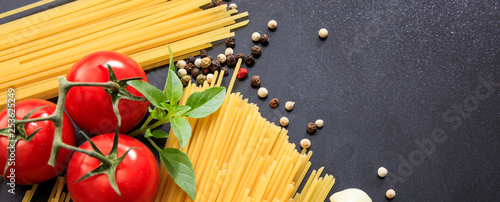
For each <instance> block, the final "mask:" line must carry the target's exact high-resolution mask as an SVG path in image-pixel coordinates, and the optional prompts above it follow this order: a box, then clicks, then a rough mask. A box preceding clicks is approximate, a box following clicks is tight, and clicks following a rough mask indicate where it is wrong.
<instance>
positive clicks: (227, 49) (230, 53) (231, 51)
mask: <svg viewBox="0 0 500 202" xmlns="http://www.w3.org/2000/svg"><path fill="white" fill-rule="evenodd" d="M224 54H225V55H226V56H228V55H232V54H234V51H233V49H232V48H226V51H224Z"/></svg>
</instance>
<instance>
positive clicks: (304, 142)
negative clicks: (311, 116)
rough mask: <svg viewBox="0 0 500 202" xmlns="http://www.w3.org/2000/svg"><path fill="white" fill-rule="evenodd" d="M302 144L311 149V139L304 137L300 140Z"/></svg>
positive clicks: (303, 146)
mask: <svg viewBox="0 0 500 202" xmlns="http://www.w3.org/2000/svg"><path fill="white" fill-rule="evenodd" d="M300 146H301V147H302V148H304V149H309V147H311V140H309V139H305V138H304V139H302V140H301V141H300Z"/></svg>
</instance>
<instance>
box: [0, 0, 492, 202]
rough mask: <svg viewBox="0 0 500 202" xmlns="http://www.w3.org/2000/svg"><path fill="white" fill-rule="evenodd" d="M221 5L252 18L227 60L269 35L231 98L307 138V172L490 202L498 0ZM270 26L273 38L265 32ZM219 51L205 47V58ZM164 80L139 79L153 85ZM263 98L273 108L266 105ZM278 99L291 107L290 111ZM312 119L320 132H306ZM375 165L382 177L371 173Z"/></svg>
mask: <svg viewBox="0 0 500 202" xmlns="http://www.w3.org/2000/svg"><path fill="white" fill-rule="evenodd" d="M28 2H34V1H5V0H2V1H0V12H5V11H7V10H10V9H14V8H16V7H19V6H21V5H24V4H27V3H28ZM229 3H237V4H238V8H239V10H240V11H249V13H250V24H249V25H248V26H247V27H245V28H242V29H239V30H237V31H236V48H235V53H239V52H243V53H245V54H249V53H250V48H251V47H252V46H253V45H254V43H253V42H252V41H251V39H250V38H251V34H252V33H253V32H254V31H259V32H261V33H265V34H267V35H268V36H269V38H270V43H269V45H267V46H265V47H263V49H262V56H261V57H260V58H258V59H257V60H256V64H255V65H254V66H253V67H251V68H249V75H248V78H247V79H244V80H240V81H239V82H237V84H236V87H235V90H236V91H240V92H242V93H243V95H244V96H245V97H247V98H248V99H249V100H250V101H251V102H254V103H257V104H258V105H259V106H260V107H261V112H262V115H263V116H264V117H265V118H268V119H269V120H270V121H273V122H276V123H278V122H279V118H280V117H282V116H287V117H288V118H289V119H290V125H289V126H288V128H287V129H289V135H290V141H291V142H294V143H296V144H298V143H299V141H300V140H301V139H302V138H309V139H310V140H311V141H312V147H311V150H312V151H314V155H313V157H312V160H311V161H312V167H311V169H318V168H319V167H321V166H325V172H327V173H329V174H333V175H334V176H335V177H336V184H335V186H334V187H333V190H332V193H333V192H336V191H341V190H343V189H346V188H350V187H357V188H360V189H362V190H364V191H366V192H367V193H368V194H369V195H370V196H371V197H372V199H373V200H374V201H384V200H386V199H385V191H386V190H387V189H389V188H393V189H395V190H396V198H395V199H394V200H393V201H500V189H499V187H500V182H499V179H500V154H499V153H500V57H499V53H500V12H499V8H498V6H499V5H498V4H499V3H498V2H497V1H473V2H468V1H464V2H462V1H460V2H451V1H442V2H432V3H431V2H425V3H424V2H419V1H397V0H391V1H384V2H383V3H382V2H353V1H321V2H319V1H312V2H309V3H306V2H305V1H298V0H295V1H292V0H289V1H272V2H269V1H264V0H258V1H243V0H240V1H235V0H234V1H230V2H229ZM35 10H36V9H35ZM29 13H30V12H26V13H23V14H21V15H17V16H15V17H21V16H25V15H27V14H29ZM12 19H14V18H8V19H7V20H4V19H0V22H1V23H3V22H6V21H8V20H12ZM271 19H275V20H276V21H277V22H278V28H277V29H276V30H275V31H270V30H269V29H267V22H268V21H269V20H271ZM323 27H325V28H327V29H328V31H329V36H328V38H327V39H325V40H321V39H320V38H319V37H318V30H319V29H320V28H323ZM224 49H225V47H224V44H223V43H215V47H214V48H213V49H210V50H209V51H208V53H209V55H212V56H213V57H216V56H217V55H218V54H219V53H222V52H223V51H224ZM230 71H232V69H231V68H230ZM165 72H166V69H165V68H161V69H156V70H152V71H148V77H149V79H150V81H152V83H153V84H155V85H156V86H158V87H160V86H162V85H163V84H164V79H165ZM252 75H260V77H261V80H262V86H263V87H266V88H267V89H268V90H269V97H268V98H267V99H259V98H258V97H257V88H253V87H251V86H250V77H251V76H252ZM488 78H489V79H488ZM228 80H229V79H226V80H225V82H224V83H225V84H226V85H227V83H228V82H229V81H228ZM488 80H490V81H489V82H484V81H488ZM484 83H486V85H483V84H484ZM478 89H479V94H477V90H478ZM271 98H279V99H280V102H281V103H282V105H281V106H280V107H278V109H271V108H270V107H269V106H268V104H267V103H268V102H269V100H270V99H271ZM287 100H292V101H295V102H296V105H295V108H294V110H293V111H291V112H288V111H286V110H285V109H284V103H285V102H286V101H287ZM318 118H321V119H323V120H324V121H325V126H324V127H323V128H322V129H320V130H318V132H316V134H314V135H309V134H307V133H306V131H305V129H306V125H307V123H308V122H311V121H312V122H314V121H315V120H316V119H318ZM433 134H434V135H433ZM443 134H444V135H443ZM439 135H441V136H440V137H439ZM433 138H434V139H435V140H437V141H438V142H439V143H436V141H434V140H432V139H433ZM429 142H431V144H429ZM422 144H425V145H424V146H426V148H424V149H422V148H421V145H422ZM419 145H420V146H419ZM380 166H384V167H386V168H387V169H388V170H389V174H388V177H387V178H386V179H379V178H378V177H377V175H376V172H377V168H378V167H380ZM54 181H55V180H51V181H49V182H46V183H43V184H41V185H40V186H41V187H39V188H38V190H37V191H36V192H35V193H36V194H35V199H36V200H34V201H46V199H47V198H48V194H49V192H50V189H51V188H52V185H53V183H54ZM17 188H18V189H16V195H15V196H13V195H11V194H8V193H7V186H6V185H5V181H3V182H2V184H1V186H0V197H1V198H0V201H18V200H19V201H20V199H21V198H22V195H23V194H24V190H26V188H28V189H29V187H25V186H18V187H17Z"/></svg>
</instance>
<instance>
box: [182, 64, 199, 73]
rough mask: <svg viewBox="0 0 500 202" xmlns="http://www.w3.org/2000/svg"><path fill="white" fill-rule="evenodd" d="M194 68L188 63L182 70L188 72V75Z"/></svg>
mask: <svg viewBox="0 0 500 202" xmlns="http://www.w3.org/2000/svg"><path fill="white" fill-rule="evenodd" d="M194 68H196V67H195V66H194V65H193V63H188V64H187V65H186V67H184V69H185V70H186V71H187V72H188V73H191V70H193V69H194Z"/></svg>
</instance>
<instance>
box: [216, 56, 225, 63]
mask: <svg viewBox="0 0 500 202" xmlns="http://www.w3.org/2000/svg"><path fill="white" fill-rule="evenodd" d="M217 61H219V62H220V63H221V64H224V63H225V62H226V55H224V54H219V55H218V56H217Z"/></svg>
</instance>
